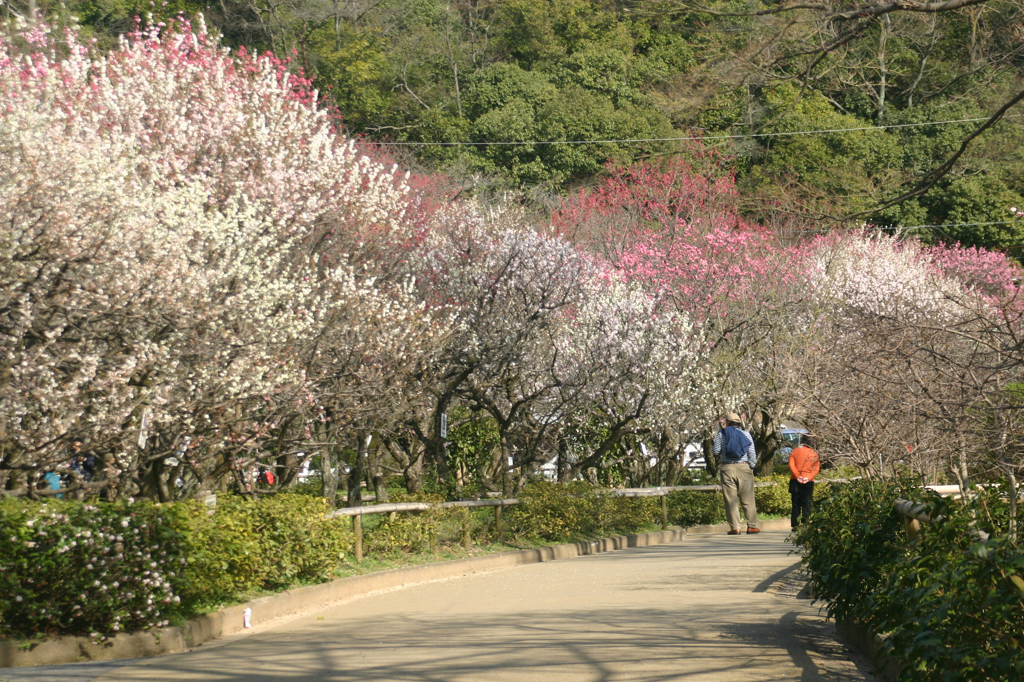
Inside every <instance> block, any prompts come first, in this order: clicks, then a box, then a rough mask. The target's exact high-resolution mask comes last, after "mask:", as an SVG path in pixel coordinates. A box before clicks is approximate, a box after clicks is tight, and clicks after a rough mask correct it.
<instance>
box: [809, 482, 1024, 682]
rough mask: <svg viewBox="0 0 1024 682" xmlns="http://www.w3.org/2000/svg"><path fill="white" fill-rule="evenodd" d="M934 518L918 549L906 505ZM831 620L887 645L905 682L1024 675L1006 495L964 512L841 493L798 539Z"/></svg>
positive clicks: (865, 486)
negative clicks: (867, 631) (902, 508)
mask: <svg viewBox="0 0 1024 682" xmlns="http://www.w3.org/2000/svg"><path fill="white" fill-rule="evenodd" d="M900 497H903V498H908V499H918V500H920V501H924V502H925V503H926V504H927V505H928V506H929V511H930V514H931V516H932V517H933V518H937V517H939V516H941V517H943V520H942V521H940V522H937V523H932V524H926V525H925V526H924V527H923V528H922V532H921V535H920V539H919V540H917V541H915V542H912V543H910V542H908V541H907V540H906V538H905V530H904V521H903V518H902V517H901V516H899V515H898V514H897V513H896V512H895V511H894V510H893V506H892V503H893V501H894V500H895V499H897V498H900ZM796 542H797V544H798V545H800V546H801V547H802V548H803V551H804V563H805V564H806V565H807V566H808V567H809V569H810V571H811V575H812V581H813V586H814V592H815V594H816V595H817V596H818V598H819V599H822V600H823V601H824V602H825V604H826V606H827V609H828V612H829V614H830V615H832V616H834V617H837V618H840V619H852V620H855V621H859V622H862V623H865V624H867V625H869V626H870V627H872V628H873V629H874V630H875V631H876V632H878V633H880V634H883V635H884V636H885V638H886V647H887V649H888V652H889V654H890V656H892V658H893V659H894V660H895V661H896V662H897V663H898V664H899V666H900V673H899V679H900V680H907V681H915V682H917V681H919V682H960V681H975V680H977V681H979V682H980V681H984V682H989V681H991V682H995V681H996V680H998V681H1004V680H1012V679H1020V678H1021V677H1022V676H1024V648H1022V644H1024V637H1022V635H1021V633H1022V632H1024V550H1022V549H1021V548H1020V547H1019V546H1018V544H1017V543H1016V542H1014V541H1012V540H1011V539H1010V538H1009V537H1008V504H1007V502H1006V501H1005V500H1004V499H1001V494H1000V492H999V491H998V490H988V491H980V492H979V493H978V495H977V497H976V498H975V499H973V500H972V501H970V502H966V503H965V502H958V501H953V500H951V499H943V498H939V497H937V496H930V495H925V494H922V491H920V490H919V489H917V488H916V487H915V486H912V485H910V484H908V483H907V482H895V483H893V482H885V483H878V482H857V483H850V484H842V485H833V486H832V487H831V489H830V490H829V492H828V494H826V495H825V496H823V498H822V500H821V501H820V502H819V503H818V505H817V507H816V510H815V513H814V515H813V516H812V518H811V522H810V523H809V524H806V525H805V526H801V527H800V529H798V531H797V535H796Z"/></svg>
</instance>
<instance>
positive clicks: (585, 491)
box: [507, 481, 661, 542]
mask: <svg viewBox="0 0 1024 682" xmlns="http://www.w3.org/2000/svg"><path fill="white" fill-rule="evenodd" d="M507 519H508V525H509V530H510V532H512V533H513V534H515V535H519V536H523V537H529V538H538V539H542V540H547V541H551V542H571V541H575V540H583V539H587V538H593V537H597V536H601V535H617V534H622V533H635V532H638V531H639V530H641V529H643V528H644V527H646V526H649V525H650V524H652V523H655V522H660V519H661V506H660V502H659V501H658V500H657V499H656V498H650V497H640V498H628V497H615V496H612V495H608V494H606V493H603V492H602V491H601V489H599V488H597V487H595V486H593V485H591V484H589V483H584V482H583V481H575V482H572V483H554V482H550V481H537V482H534V483H531V484H529V485H527V486H526V487H525V488H523V490H522V491H521V492H520V494H519V504H518V505H516V506H515V507H510V508H509V509H508V512H507Z"/></svg>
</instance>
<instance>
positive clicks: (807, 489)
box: [789, 433, 821, 528]
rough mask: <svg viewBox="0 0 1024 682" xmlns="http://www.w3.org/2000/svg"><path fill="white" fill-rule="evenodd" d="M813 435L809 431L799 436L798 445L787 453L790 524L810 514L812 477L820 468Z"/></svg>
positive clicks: (812, 488)
mask: <svg viewBox="0 0 1024 682" xmlns="http://www.w3.org/2000/svg"><path fill="white" fill-rule="evenodd" d="M814 445H816V443H815V437H814V436H813V435H811V434H809V433H807V434H803V435H802V436H800V447H798V448H796V449H795V450H793V452H792V453H790V455H789V495H790V497H791V498H792V500H793V513H792V515H791V516H790V519H789V521H790V525H791V526H792V527H793V528H796V527H797V526H799V525H800V517H801V516H802V517H803V520H804V522H806V521H807V517H809V516H810V515H811V499H812V498H813V497H814V477H815V476H817V475H818V471H820V470H821V459H820V458H819V457H818V453H817V452H815V451H814Z"/></svg>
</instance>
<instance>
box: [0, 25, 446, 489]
mask: <svg viewBox="0 0 1024 682" xmlns="http://www.w3.org/2000/svg"><path fill="white" fill-rule="evenodd" d="M416 210H417V208H416V206H415V201H414V200H412V199H411V198H410V196H409V191H408V187H407V186H406V185H405V184H404V183H403V181H402V178H400V177H398V176H397V175H396V169H394V168H386V167H384V166H382V165H381V164H378V163H376V162H374V161H372V160H371V159H369V158H368V157H366V156H365V155H363V154H361V153H359V152H358V150H357V149H356V148H355V146H354V144H352V143H351V142H349V141H347V140H345V139H344V138H343V137H342V136H340V135H339V134H338V132H337V130H336V128H335V125H334V123H333V121H332V119H331V118H330V116H329V115H328V114H327V113H326V112H325V111H323V110H320V109H318V108H317V102H316V93H315V92H314V91H312V90H311V89H310V88H309V83H308V81H306V80H304V79H302V78H301V77H300V76H299V77H296V76H293V75H291V74H290V73H289V72H288V69H287V68H286V65H284V64H282V63H281V62H280V61H277V60H275V59H273V58H272V57H269V56H265V57H255V56H253V55H249V54H246V53H244V52H243V53H241V54H239V55H237V56H232V55H230V54H228V52H227V51H226V50H224V49H222V48H220V47H219V46H218V45H217V43H216V41H215V40H214V39H212V38H211V37H210V36H208V35H207V34H206V32H205V30H204V28H203V27H202V26H201V25H200V26H198V27H195V28H193V27H192V26H190V25H189V24H188V23H187V22H182V23H181V24H180V25H178V26H176V27H172V28H167V29H165V30H161V27H159V26H158V27H155V28H153V29H152V30H149V31H145V32H143V31H139V32H136V33H135V34H133V35H131V36H128V37H126V38H125V39H124V41H123V43H122V44H121V46H120V48H119V49H117V50H116V51H114V52H111V53H109V54H106V55H95V54H91V53H90V51H89V47H88V46H87V45H83V44H82V43H80V42H79V41H78V39H77V37H76V36H75V35H74V34H72V33H66V34H65V35H63V36H55V35H52V34H50V33H48V31H47V27H46V26H44V25H43V24H36V25H32V26H29V27H27V28H26V29H25V30H23V31H22V32H21V33H20V34H18V35H14V36H6V37H3V38H2V39H0V212H2V219H3V220H4V224H5V226H7V228H6V231H5V235H4V238H3V239H2V240H0V349H2V353H0V384H2V385H3V388H4V390H3V391H2V393H0V424H2V426H0V470H2V471H3V472H5V473H4V474H3V476H4V478H5V481H4V488H5V489H6V490H7V492H8V494H39V492H40V491H38V490H37V489H36V485H35V484H36V483H37V479H38V476H39V475H40V474H41V473H42V472H44V471H47V470H52V469H53V468H55V467H59V466H67V465H69V464H70V465H76V458H81V459H80V461H78V462H77V465H76V466H72V467H71V468H70V469H68V470H67V471H68V475H69V476H70V477H71V478H72V479H73V481H74V484H75V485H76V486H78V487H82V488H86V487H90V486H91V487H103V488H105V489H106V490H107V494H108V495H111V496H113V495H116V494H119V493H121V494H123V493H125V492H129V491H130V492H136V491H139V492H141V493H143V494H150V495H153V496H155V497H159V498H168V497H171V496H174V495H175V494H178V492H180V491H176V488H177V487H179V486H184V487H185V488H186V489H187V488H188V487H189V486H190V485H193V484H194V485H198V486H202V485H207V484H208V483H210V482H211V481H221V482H222V483H223V482H225V481H229V480H230V478H231V477H232V476H234V477H236V478H238V479H239V483H242V482H243V481H242V480H241V479H242V475H241V474H242V472H243V471H244V470H245V468H246V467H247V466H249V464H250V462H252V461H254V459H255V458H258V457H261V456H263V455H265V454H268V453H271V452H272V451H273V452H277V451H278V450H280V447H277V449H276V450H274V448H273V447H271V446H269V445H268V444H278V445H279V444H280V443H281V442H282V434H281V429H283V428H286V427H287V428H293V429H296V428H297V429H299V433H304V432H305V426H304V425H302V424H300V423H297V422H296V419H295V418H293V415H295V414H296V413H299V414H304V415H314V417H315V415H317V414H319V412H318V411H317V410H312V411H309V410H305V408H304V406H305V405H306V404H307V403H308V400H307V398H308V396H309V393H310V390H311V378H310V376H309V375H308V372H309V370H310V367H311V365H310V358H311V356H310V354H309V353H308V352H306V353H305V355H304V354H303V349H304V348H307V347H306V346H304V345H303V343H301V342H303V341H305V340H307V339H309V338H311V337H319V338H321V339H326V338H329V337H330V332H329V331H325V329H326V328H330V326H331V325H337V324H345V325H351V324H352V323H353V322H354V321H356V320H365V324H367V325H368V326H369V327H371V328H372V327H374V326H375V325H378V324H379V321H380V320H381V319H382V316H386V315H390V314H392V313H394V314H395V315H396V316H397V319H401V320H405V321H408V320H410V319H412V318H413V317H416V316H417V315H418V313H415V312H414V308H415V306H412V307H410V305H407V303H408V301H407V300H406V299H403V301H405V302H403V303H396V304H394V305H382V303H381V300H382V299H381V297H382V296H387V295H388V294H387V293H386V290H387V289H388V288H389V287H388V286H387V285H386V284H385V285H382V284H378V283H376V282H375V280H374V279H373V275H374V274H375V273H373V272H371V271H372V270H373V269H374V268H373V267H371V265H370V264H369V262H368V261H369V259H370V258H371V257H372V256H373V255H374V254H379V253H384V252H389V251H388V249H389V248H390V245H399V246H401V245H407V244H408V243H410V242H411V241H412V239H413V238H412V237H411V236H409V235H405V234H403V235H401V236H396V235H397V233H398V232H399V231H401V230H402V229H405V225H406V223H405V222H403V221H402V217H403V216H404V215H406V214H407V213H409V212H410V211H411V213H412V214H415V213H416ZM410 224H411V225H416V222H415V221H412V222H411V223H410ZM371 236H372V237H373V238H374V243H375V247H374V250H372V251H369V250H362V251H360V250H359V249H358V247H359V245H360V244H363V243H365V241H366V240H367V238H368V237H371ZM396 248H397V247H396ZM364 297H365V298H366V299H367V301H368V303H367V305H368V307H367V308H365V309H359V308H358V305H355V304H353V303H352V301H353V300H359V299H362V298H364ZM332 309H333V310H335V311H336V314H334V315H333V316H332V313H331V310H332ZM342 310H344V311H349V313H350V314H341V313H338V312H337V311H342ZM368 311H377V313H378V316H377V317H376V318H375V317H374V316H373V315H366V316H365V317H364V313H367V312H368ZM419 319H424V318H422V316H420V318H419ZM424 324H426V322H424ZM381 326H383V327H385V328H388V329H394V328H395V327H394V326H393V325H392V324H391V322H390V321H388V322H386V323H384V324H383V325H381ZM370 336H374V333H373V332H371V331H367V332H366V334H365V335H364V338H369V337H370ZM375 338H377V339H378V341H379V343H378V345H376V346H375V347H374V352H375V353H376V357H377V358H378V362H380V360H379V358H381V357H383V354H386V352H387V349H388V347H389V346H388V345H387V344H388V343H390V342H392V341H393V340H394V339H393V338H389V337H388V335H387V334H379V335H377V336H376V337H375ZM395 347H396V348H398V349H399V350H398V352H399V353H402V352H405V351H407V350H408V348H407V347H404V346H403V344H401V343H399V344H398V345H397V346H395ZM322 348H323V346H321V349H322ZM307 350H308V349H307ZM346 352H349V351H342V352H341V353H340V354H339V355H338V357H341V356H343V355H344V354H345V353H346ZM371 355H373V353H371ZM349 357H351V353H349ZM356 374H358V372H357V373H350V374H349V375H348V376H350V377H351V378H352V380H353V381H357V380H358V378H357V377H356ZM335 375H336V376H340V375H341V373H339V372H337V371H335ZM355 393H356V394H359V395H360V396H361V397H360V398H359V399H363V396H365V393H359V392H358V391H356V392H355ZM344 394H346V392H345V391H343V390H340V389H338V388H337V385H335V389H334V393H333V396H334V397H335V398H337V396H341V395H344ZM300 421H301V420H300ZM72 472H75V473H72ZM79 473H84V476H79ZM89 477H91V478H92V480H91V481H89V482H86V481H84V480H82V479H84V478H89Z"/></svg>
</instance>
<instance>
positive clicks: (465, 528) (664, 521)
mask: <svg viewBox="0 0 1024 682" xmlns="http://www.w3.org/2000/svg"><path fill="white" fill-rule="evenodd" d="M771 485H775V482H774V481H758V482H756V483H754V486H755V487H757V488H761V487H765V486H771ZM721 489H722V486H720V485H676V486H662V487H658V488H620V489H611V490H608V491H606V492H607V493H608V494H610V495H612V496H614V497H660V498H661V527H662V528H663V529H665V528H668V503H667V501H666V499H665V498H666V496H667V495H668V494H669V493H673V492H676V491H679V490H699V491H709V492H711V491H721ZM493 494H495V493H488V495H493ZM497 494H500V493H497ZM516 504H519V500H518V499H516V498H508V499H497V500H496V499H488V500H456V501H453V502H440V503H430V502H391V503H385V504H373V505H368V506H365V507H342V508H341V509H335V510H334V511H331V512H328V513H327V518H338V517H344V516H350V517H352V530H353V532H354V533H355V536H356V542H355V555H356V562H357V563H362V561H363V516H365V515H367V514H397V513H398V512H411V511H428V510H430V509H452V508H462V509H465V510H466V511H465V512H464V513H463V524H462V545H463V547H465V548H466V549H469V547H470V544H471V538H470V522H469V508H471V507H494V528H495V531H496V532H497V534H498V536H499V537H500V536H501V509H502V507H510V506H512V505H516Z"/></svg>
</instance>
